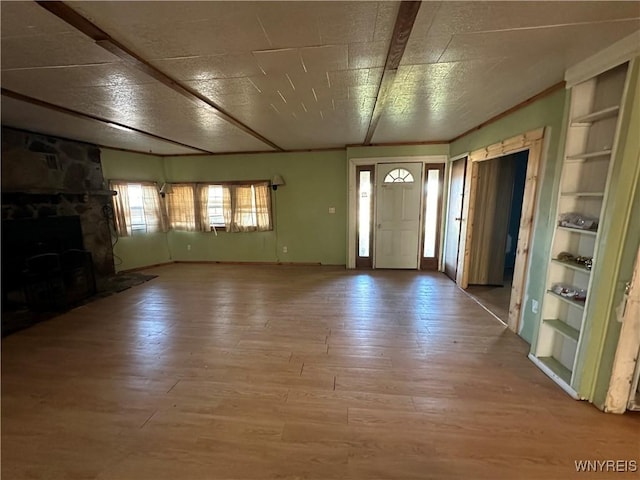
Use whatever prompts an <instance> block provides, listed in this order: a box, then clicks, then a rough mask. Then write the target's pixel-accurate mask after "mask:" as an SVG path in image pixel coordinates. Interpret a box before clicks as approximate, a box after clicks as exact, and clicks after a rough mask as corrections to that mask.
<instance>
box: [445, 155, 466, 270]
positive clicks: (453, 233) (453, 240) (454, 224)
mask: <svg viewBox="0 0 640 480" xmlns="http://www.w3.org/2000/svg"><path fill="white" fill-rule="evenodd" d="M466 165H467V158H466V157H465V158H461V159H460V160H456V161H454V162H453V163H452V164H451V184H450V186H449V209H448V211H447V226H446V233H445V240H444V241H445V247H444V273H445V274H446V275H447V276H448V277H449V278H450V279H451V280H453V281H454V282H455V281H456V273H457V271H458V247H459V246H460V222H461V221H462V200H463V198H464V179H465V174H466Z"/></svg>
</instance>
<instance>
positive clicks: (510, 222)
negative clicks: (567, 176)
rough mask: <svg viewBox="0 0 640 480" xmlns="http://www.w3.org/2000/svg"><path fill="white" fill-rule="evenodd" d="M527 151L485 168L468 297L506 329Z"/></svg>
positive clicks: (480, 170) (480, 184)
mask: <svg viewBox="0 0 640 480" xmlns="http://www.w3.org/2000/svg"><path fill="white" fill-rule="evenodd" d="M528 157H529V152H528V151H522V152H518V153H514V154H511V155H505V156H502V157H497V158H493V159H491V160H487V161H484V162H481V163H480V164H479V165H478V171H477V179H476V182H477V192H478V194H477V196H476V209H475V211H474V217H473V220H472V221H473V224H474V225H477V227H476V228H475V234H474V236H473V239H472V242H471V252H470V256H469V288H468V289H467V292H468V293H469V294H470V295H472V296H473V297H475V298H476V299H477V300H478V301H479V302H480V303H481V304H482V305H483V306H484V307H485V308H487V309H488V310H489V311H490V312H491V313H493V314H494V315H495V316H496V317H498V318H499V319H500V320H501V321H502V322H504V323H505V324H506V323H507V322H508V320H509V305H510V303H511V288H512V282H513V272H514V268H515V263H516V248H517V245H518V235H519V230H520V220H521V215H522V201H523V198H524V189H525V182H526V178H527V164H528Z"/></svg>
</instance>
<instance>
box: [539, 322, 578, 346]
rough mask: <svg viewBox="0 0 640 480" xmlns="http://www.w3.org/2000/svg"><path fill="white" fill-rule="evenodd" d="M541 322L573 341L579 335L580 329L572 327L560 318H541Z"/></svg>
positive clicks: (576, 339)
mask: <svg viewBox="0 0 640 480" xmlns="http://www.w3.org/2000/svg"><path fill="white" fill-rule="evenodd" d="M542 323H543V324H544V325H548V326H550V327H551V328H553V329H554V330H555V331H556V332H558V333H559V334H560V335H563V336H564V337H566V338H568V339H570V340H573V341H574V342H577V341H578V337H580V330H577V329H575V328H573V327H572V326H571V325H569V324H567V323H565V322H563V321H562V320H558V319H553V320H543V321H542Z"/></svg>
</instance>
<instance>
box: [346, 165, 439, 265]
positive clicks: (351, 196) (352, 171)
mask: <svg viewBox="0 0 640 480" xmlns="http://www.w3.org/2000/svg"><path fill="white" fill-rule="evenodd" d="M383 163H422V164H423V172H424V169H425V165H426V164H429V163H444V164H445V175H446V173H447V172H446V169H447V168H448V156H447V155H417V156H402V157H379V158H376V157H366V158H350V159H349V161H348V162H347V170H348V171H347V175H348V185H347V188H348V191H347V265H346V267H347V268H349V269H354V268H356V256H357V251H356V238H357V234H356V233H357V228H358V217H357V206H358V192H357V188H356V167H358V166H360V165H375V166H376V167H377V165H378V164H383ZM375 174H376V176H377V175H378V169H377V168H376V173H375ZM445 186H446V185H445ZM443 195H444V192H443ZM374 203H375V199H374ZM374 214H375V208H374ZM440 217H441V218H440V231H442V223H443V221H444V217H445V215H440ZM421 218H422V215H421ZM422 227H423V225H422V220H421V222H420V228H421V229H422ZM441 237H442V235H441ZM438 241H439V245H440V251H442V238H440V239H438ZM374 243H375V239H374ZM372 248H374V249H375V244H374V245H372ZM374 251H375V250H374ZM439 264H441V262H439ZM439 269H440V268H439Z"/></svg>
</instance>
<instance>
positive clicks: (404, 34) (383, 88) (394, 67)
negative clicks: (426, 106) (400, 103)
mask: <svg viewBox="0 0 640 480" xmlns="http://www.w3.org/2000/svg"><path fill="white" fill-rule="evenodd" d="M421 3H422V2H419V1H418V2H415V1H403V2H400V10H398V16H397V17H396V24H395V26H394V27H393V34H392V35H391V42H390V44H389V51H388V52H387V60H386V62H385V64H384V71H383V72H382V78H381V80H380V85H379V86H378V94H377V95H376V103H375V105H374V107H373V113H372V114H371V120H370V121H369V129H368V130H367V135H366V136H365V139H364V144H365V145H370V144H371V139H372V138H373V134H374V133H375V131H376V127H377V126H378V122H379V121H380V117H381V116H382V112H383V111H384V106H385V103H386V102H387V98H388V97H389V94H390V93H391V89H392V87H393V82H394V80H395V76H396V72H397V71H398V67H399V66H400V60H402V56H403V55H404V49H405V48H406V47H407V42H408V41H409V36H410V35H411V30H412V29H413V24H414V23H415V21H416V17H417V15H418V10H420V5H421Z"/></svg>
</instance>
